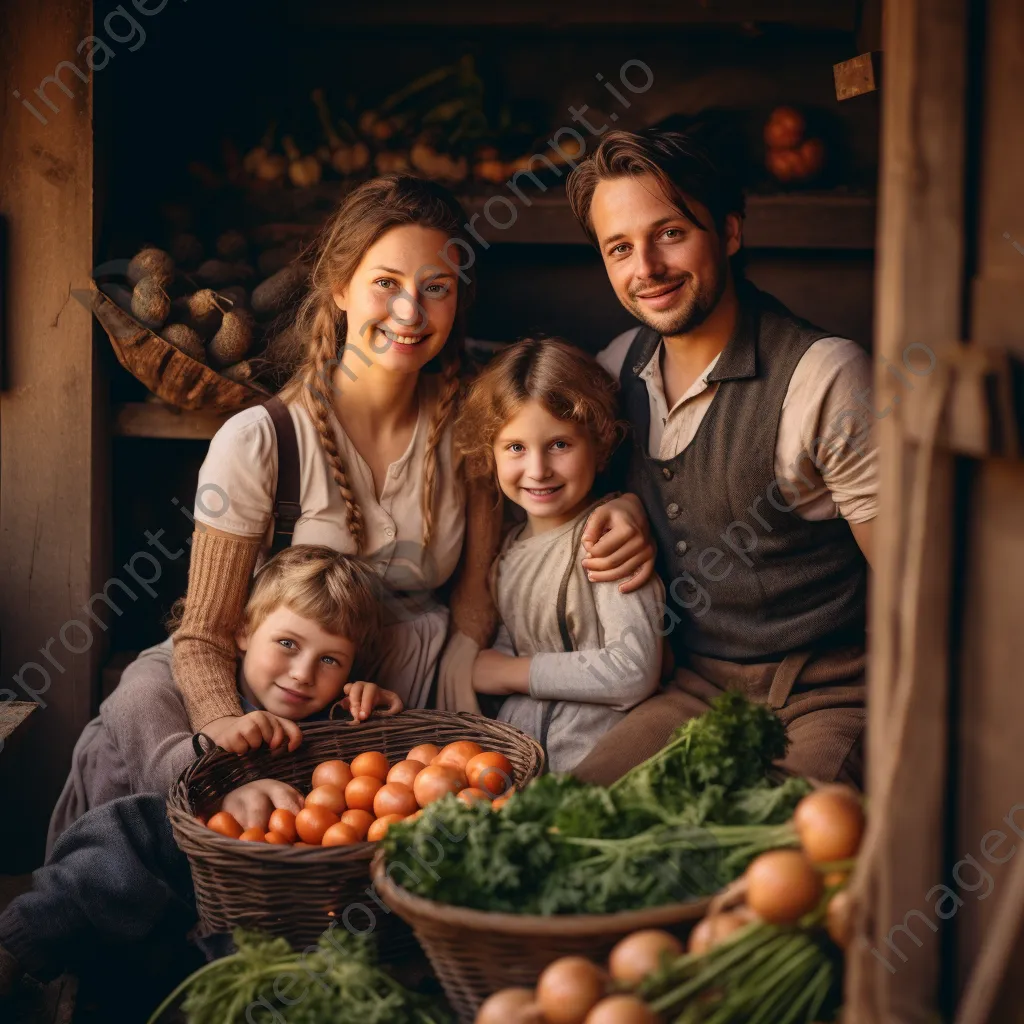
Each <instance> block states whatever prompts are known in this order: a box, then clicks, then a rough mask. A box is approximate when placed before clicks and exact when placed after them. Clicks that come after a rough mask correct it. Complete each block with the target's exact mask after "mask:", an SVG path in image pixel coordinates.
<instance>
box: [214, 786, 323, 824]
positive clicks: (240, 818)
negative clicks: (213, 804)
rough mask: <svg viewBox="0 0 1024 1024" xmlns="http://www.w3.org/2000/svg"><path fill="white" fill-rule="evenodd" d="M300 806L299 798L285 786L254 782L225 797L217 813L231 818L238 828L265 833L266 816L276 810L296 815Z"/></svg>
mask: <svg viewBox="0 0 1024 1024" xmlns="http://www.w3.org/2000/svg"><path fill="white" fill-rule="evenodd" d="M302 805H303V799H302V794H301V793H300V792H299V791H298V790H297V789H293V788H292V787H291V786H289V785H288V784H287V783H286V782H278V780H277V779H257V780H256V781H255V782H247V783H246V784H245V785H244V786H239V787H238V789H233V790H232V791H231V792H230V793H228V795H227V796H226V797H224V801H223V802H222V803H221V807H220V809H221V810H222V811H227V812H228V814H230V815H232V816H233V817H234V819H235V821H237V822H238V824H239V825H241V826H242V828H261V829H263V830H264V831H266V828H267V825H268V823H269V822H270V815H271V814H273V813H274V811H275V810H276V809H277V808H278V807H283V808H284V809H285V810H286V811H291V812H292V814H298V813H299V811H301V810H302Z"/></svg>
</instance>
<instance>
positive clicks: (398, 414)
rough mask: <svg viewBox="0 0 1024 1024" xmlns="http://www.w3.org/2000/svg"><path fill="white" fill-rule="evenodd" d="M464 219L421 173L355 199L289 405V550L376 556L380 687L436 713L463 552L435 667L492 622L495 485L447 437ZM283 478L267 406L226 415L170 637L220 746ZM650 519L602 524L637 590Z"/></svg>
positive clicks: (305, 317) (609, 574)
mask: <svg viewBox="0 0 1024 1024" xmlns="http://www.w3.org/2000/svg"><path fill="white" fill-rule="evenodd" d="M464 224H465V214H464V213H463V211H462V209H461V207H460V206H459V204H458V202H457V201H456V200H455V199H454V197H452V196H451V194H450V193H448V192H447V190H445V189H444V188H442V187H441V186H439V185H436V184H434V183H432V182H428V181H424V180H421V179H418V178H413V177H409V176H402V175H391V176H387V177H383V178H377V179H374V180H372V181H369V182H366V183H365V184H364V185H362V186H360V187H359V188H358V189H356V190H355V191H354V192H353V193H351V194H350V195H349V197H348V198H347V199H346V200H345V202H344V203H343V204H342V206H341V208H340V209H339V210H338V211H337V213H336V214H334V216H333V217H332V218H331V220H330V221H329V222H328V224H327V225H326V227H325V229H324V232H323V234H322V237H321V242H320V247H319V252H318V254H317V256H316V259H315V262H314V264H313V268H312V274H311V282H310V292H309V295H308V296H307V297H306V299H305V301H304V302H303V305H302V307H301V310H300V313H299V317H298V328H299V331H300V336H301V337H302V338H303V339H305V345H306V353H305V357H304V360H303V362H302V364H301V365H300V366H299V368H298V370H297V372H296V374H295V375H294V377H293V378H292V380H291V381H290V382H289V383H288V385H286V387H285V388H284V389H283V390H282V392H281V395H280V397H281V398H282V400H283V401H284V402H285V403H286V404H287V406H288V410H289V412H290V414H291V417H292V420H293V422H294V424H295V430H296V434H297V438H298V447H299V460H300V478H301V492H302V493H301V505H302V518H301V519H300V520H299V522H298V523H297V525H296V527H295V531H294V535H293V542H294V543H312V544H326V545H329V546H331V547H333V548H335V549H337V550H339V551H342V552H344V553H348V554H354V553H359V554H361V555H363V556H364V557H366V558H368V559H369V560H371V561H372V562H374V563H375V564H376V566H377V568H378V570H379V571H380V572H381V574H382V575H383V577H384V580H385V582H387V583H388V584H389V586H390V587H391V589H392V591H393V592H394V594H395V596H394V598H393V599H392V600H391V601H389V604H390V606H391V607H390V611H391V613H392V614H391V620H392V621H391V623H390V625H389V626H388V627H387V633H386V636H385V643H384V645H383V647H384V650H385V651H386V654H385V656H384V659H383V662H382V664H381V665H380V666H379V669H378V671H377V673H376V681H378V682H379V683H380V684H381V685H383V686H386V687H388V688H389V689H393V690H395V691H396V692H397V693H399V695H400V696H401V697H402V698H403V699H404V700H405V702H406V704H407V705H408V706H410V707H422V706H424V705H425V704H426V702H427V699H428V694H429V689H430V684H431V682H432V679H433V675H434V672H435V669H436V667H437V664H438V658H439V656H440V654H441V648H442V647H443V646H444V642H445V638H446V636H447V634H448V625H449V624H448V610H447V609H446V608H444V607H443V606H442V605H440V604H439V603H438V602H437V601H436V600H435V599H434V598H433V594H432V592H433V591H434V590H435V589H436V588H437V587H439V586H441V585H442V584H444V583H445V582H446V581H448V580H449V578H450V577H452V575H453V573H455V570H456V567H457V566H458V564H459V561H460V556H461V557H462V562H463V565H462V569H461V572H460V577H459V578H458V580H457V582H456V586H455V590H454V594H453V599H452V607H453V616H452V617H453V620H454V627H455V636H453V641H454V644H452V645H450V647H451V654H450V656H448V657H446V659H445V664H442V675H443V674H445V673H446V672H447V673H448V674H449V675H451V674H453V673H455V674H461V673H462V671H463V667H464V666H465V665H466V664H467V660H468V659H471V658H472V657H473V656H475V654H476V651H477V650H478V649H479V647H480V646H484V645H486V644H487V643H489V641H490V638H491V636H492V634H493V631H494V626H495V617H494V610H493V605H492V603H491V600H490V597H489V594H488V591H487V583H486V574H487V569H488V567H489V566H490V563H491V561H492V560H493V558H494V555H495V553H496V550H497V545H498V534H499V529H500V515H501V514H500V508H499V505H498V502H497V500H496V495H495V492H494V490H493V485H491V484H489V483H488V484H479V485H473V486H472V487H470V488H468V489H467V486H466V485H465V484H464V482H463V477H462V471H461V466H460V464H459V462H458V460H457V458H456V456H455V453H454V449H453V444H452V421H453V409H454V406H455V403H456V399H457V395H458V389H459V382H458V375H459V370H460V367H461V353H462V347H463V341H464V337H465V323H466V313H467V310H468V307H469V304H470V302H471V300H472V297H473V292H474V288H475V271H474V266H473V264H474V260H475V257H474V254H473V248H472V245H471V243H470V240H469V237H468V233H467V231H466V228H465V227H464ZM433 367H439V369H440V372H439V373H432V372H429V371H430V370H431V369H432V368H433ZM276 481H277V447H276V441H275V434H274V429H273V425H272V421H271V419H270V416H269V414H268V413H267V411H266V409H264V408H263V407H262V406H258V407H255V408H252V409H248V410H245V411H243V412H241V413H238V414H237V415H236V416H233V417H232V418H231V419H230V420H228V422H227V423H225V424H224V426H223V427H222V428H221V429H220V430H219V431H218V432H217V434H216V436H215V437H214V438H213V441H212V442H211V444H210V450H209V454H208V455H207V458H206V460H205V462H204V463H203V466H202V469H201V470H200V473H199V488H198V492H197V501H196V509H195V518H196V521H197V529H196V532H195V534H194V535H193V538H192V541H193V543H192V556H191V565H190V567H189V586H188V594H187V597H186V602H185V609H184V613H183V618H182V622H181V626H180V628H179V629H178V631H177V632H176V633H175V635H174V655H173V667H174V673H175V677H176V679H177V681H178V685H179V687H180V689H181V691H182V695H183V697H184V699H185V703H186V705H187V707H188V711H189V718H190V720H191V724H192V726H193V727H194V728H195V729H202V730H203V731H204V732H205V733H207V734H208V735H209V736H210V737H211V738H212V739H214V740H217V739H218V735H219V734H220V732H221V731H222V730H224V729H226V728H227V727H228V726H229V725H230V719H231V718H233V717H235V716H237V715H239V714H241V708H240V707H239V704H238V698H237V692H236V684H235V647H234V639H233V638H234V631H235V628H236V625H237V623H238V621H239V618H240V614H241V610H242V606H243V604H244V601H245V596H246V593H247V591H248V587H249V580H250V577H251V576H252V573H253V570H254V568H255V567H256V565H257V562H258V560H259V558H260V557H261V553H262V552H263V551H264V550H265V549H266V546H267V544H268V542H269V540H270V537H271V535H272V529H273V527H272V516H271V512H272V506H273V500H274V492H275V487H276ZM467 507H468V510H469V514H468V517H467ZM467 518H468V529H467ZM646 525H647V524H646V518H645V517H644V515H643V511H642V509H641V508H640V506H639V502H637V501H636V499H635V498H633V497H632V496H626V497H625V498H623V499H620V500H619V501H618V502H613V503H610V505H609V506H608V507H607V511H606V512H605V514H604V516H603V517H602V518H601V519H600V520H599V521H598V522H596V523H594V524H592V539H593V540H594V541H596V542H597V543H595V544H594V546H593V547H592V548H591V549H590V550H591V554H592V555H593V556H594V558H593V561H592V564H591V568H592V569H593V570H594V577H593V578H594V579H627V578H628V579H629V584H628V586H629V588H630V589H633V588H634V587H636V586H640V585H642V584H643V582H644V581H645V580H646V579H647V578H648V577H649V575H650V573H651V571H652V555H653V549H652V548H651V545H650V542H649V540H648V537H647V535H646ZM602 534H603V536H602ZM598 538H600V540H598ZM464 539H465V541H466V543H465V551H463V540H464ZM631 574H632V575H631ZM625 586H626V585H625V584H624V587H625ZM471 663H472V662H471V660H468V664H471ZM268 739H269V737H268Z"/></svg>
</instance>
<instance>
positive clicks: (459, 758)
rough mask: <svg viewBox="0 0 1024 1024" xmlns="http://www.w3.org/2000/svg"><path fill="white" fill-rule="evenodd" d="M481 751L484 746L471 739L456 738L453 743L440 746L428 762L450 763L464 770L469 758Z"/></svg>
mask: <svg viewBox="0 0 1024 1024" xmlns="http://www.w3.org/2000/svg"><path fill="white" fill-rule="evenodd" d="M483 752H484V748H483V747H481V746H480V744H479V743H474V742H473V741H472V740H456V741H455V742H454V743H449V744H448V746H446V747H442V748H441V752H440V753H439V754H438V755H437V757H435V758H434V760H433V761H431V762H430V763H431V764H446V765H451V766H452V767H455V768H460V769H461V770H462V771H465V770H466V764H467V762H468V761H469V760H470V758H474V757H476V755H477V754H482V753H483Z"/></svg>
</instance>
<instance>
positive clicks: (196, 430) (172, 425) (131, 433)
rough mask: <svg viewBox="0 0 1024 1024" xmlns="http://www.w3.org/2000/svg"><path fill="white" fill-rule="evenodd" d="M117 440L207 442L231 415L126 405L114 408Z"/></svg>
mask: <svg viewBox="0 0 1024 1024" xmlns="http://www.w3.org/2000/svg"><path fill="white" fill-rule="evenodd" d="M113 412H114V416H113V423H112V425H111V433H112V434H113V435H114V437H162V438H177V439H185V440H192V441H208V440H209V439H210V438H211V437H213V435H214V434H215V433H216V432H217V430H218V429H219V428H220V426H221V424H222V423H224V421H225V420H226V419H227V418H228V417H229V416H231V415H232V414H231V413H216V412H206V411H204V410H203V409H197V410H193V411H188V410H183V409H175V408H173V407H172V406H169V405H163V404H160V403H156V402H125V403H123V404H122V405H116V406H114V410H113Z"/></svg>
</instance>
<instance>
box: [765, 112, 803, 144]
mask: <svg viewBox="0 0 1024 1024" xmlns="http://www.w3.org/2000/svg"><path fill="white" fill-rule="evenodd" d="M806 130H807V120H806V119H805V118H804V115H803V114H801V113H800V111H799V110H797V109H795V108H794V107H776V108H775V109H774V110H773V111H772V112H771V116H770V117H769V118H768V121H767V123H766V124H765V126H764V141H765V145H766V146H769V147H770V148H772V149H792V148H793V147H794V146H798V145H800V141H801V140H802V139H803V137H804V132H805V131H806Z"/></svg>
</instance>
